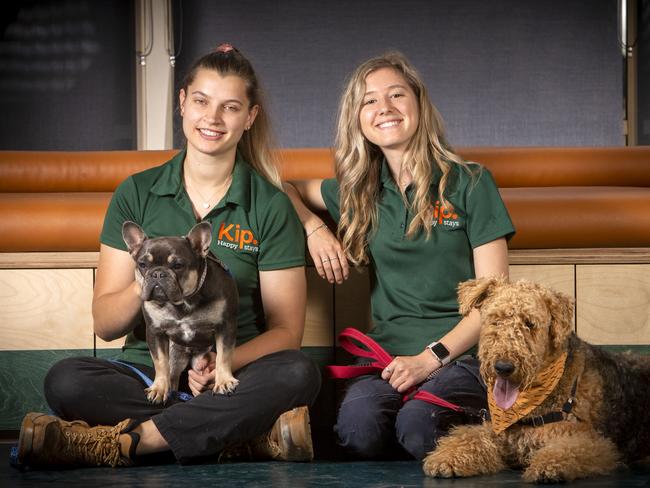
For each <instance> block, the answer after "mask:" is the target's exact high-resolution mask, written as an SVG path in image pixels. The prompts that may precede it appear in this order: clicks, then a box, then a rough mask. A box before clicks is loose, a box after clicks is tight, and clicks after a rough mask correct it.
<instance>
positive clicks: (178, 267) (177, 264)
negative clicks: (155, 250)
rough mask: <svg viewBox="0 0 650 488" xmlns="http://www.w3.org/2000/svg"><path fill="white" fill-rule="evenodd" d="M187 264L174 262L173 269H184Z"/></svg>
mask: <svg viewBox="0 0 650 488" xmlns="http://www.w3.org/2000/svg"><path fill="white" fill-rule="evenodd" d="M184 267H185V266H183V265H182V264H181V263H174V264H172V269H183V268H184Z"/></svg>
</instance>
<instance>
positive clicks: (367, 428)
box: [334, 381, 401, 459]
mask: <svg viewBox="0 0 650 488" xmlns="http://www.w3.org/2000/svg"><path fill="white" fill-rule="evenodd" d="M374 386H375V385H373V382H372V381H361V382H358V383H354V384H352V385H351V387H350V388H349V389H348V391H347V393H346V395H345V398H344V399H343V402H342V403H341V407H340V409H339V413H338V418H337V423H336V426H335V427H334V430H335V432H336V434H337V436H338V440H339V444H340V445H341V446H342V447H343V448H345V449H346V451H348V452H349V453H350V454H352V455H354V456H356V457H358V458H365V459H372V458H379V457H382V456H385V455H388V453H389V452H390V451H393V450H394V448H395V446H396V442H395V415H396V413H397V410H398V409H399V408H400V406H401V399H400V398H399V395H383V394H382V393H381V391H377V389H376V388H375V387H374Z"/></svg>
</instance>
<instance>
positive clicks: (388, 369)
mask: <svg viewBox="0 0 650 488" xmlns="http://www.w3.org/2000/svg"><path fill="white" fill-rule="evenodd" d="M385 371H386V372H387V373H388V374H391V373H392V372H393V370H392V369H390V368H386V369H385Z"/></svg>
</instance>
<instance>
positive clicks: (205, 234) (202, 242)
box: [185, 221, 212, 257]
mask: <svg viewBox="0 0 650 488" xmlns="http://www.w3.org/2000/svg"><path fill="white" fill-rule="evenodd" d="M185 237H187V240H188V241H190V245H191V246H192V249H194V251H195V252H196V253H198V254H200V255H201V256H203V257H206V256H207V255H208V252H209V251H210V243H211V242H212V225H211V224H210V222H205V221H204V222H199V223H198V224H196V225H195V226H194V227H192V230H190V232H189V233H188V234H187V236H185Z"/></svg>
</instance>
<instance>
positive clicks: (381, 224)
mask: <svg viewBox="0 0 650 488" xmlns="http://www.w3.org/2000/svg"><path fill="white" fill-rule="evenodd" d="M471 167H472V168H473V173H474V175H473V176H472V175H471V174H469V173H468V172H467V171H465V170H463V169H462V168H461V167H458V166H455V167H454V168H455V169H454V170H453V172H452V174H451V175H450V178H449V183H448V185H447V190H446V191H445V193H446V195H447V199H448V200H449V202H450V203H451V204H452V206H453V209H452V210H446V209H442V210H441V209H440V208H439V207H440V205H436V202H437V201H438V197H437V196H438V182H439V179H440V173H438V175H437V176H436V178H434V179H435V181H434V182H433V183H432V185H431V204H432V205H433V206H434V222H433V227H432V229H431V236H430V237H429V239H428V240H427V239H426V233H425V232H424V231H423V230H421V231H420V232H419V233H418V234H417V235H416V236H415V237H414V238H407V237H406V231H407V230H408V226H409V224H410V223H411V220H412V218H413V213H412V212H411V211H410V210H408V209H407V208H406V206H405V204H404V200H403V198H402V196H401V194H400V192H399V189H398V188H397V186H396V185H395V182H394V180H393V178H392V177H391V174H390V171H389V169H388V165H387V163H386V162H385V161H384V163H383V166H382V171H381V182H380V189H379V197H378V203H377V205H378V215H379V221H378V225H377V229H376V231H375V232H373V233H372V234H371V235H370V236H369V241H368V249H369V258H370V260H371V263H370V266H369V271H370V287H371V288H370V289H371V295H370V296H371V305H372V321H373V328H372V330H371V331H370V333H369V335H370V336H371V337H372V338H373V339H375V340H376V341H377V342H378V343H379V344H381V345H382V347H384V348H385V349H386V350H387V351H388V352H390V353H391V354H394V355H413V354H417V353H420V352H422V351H423V350H424V347H425V346H426V345H427V344H429V343H430V342H431V341H433V340H436V339H439V338H441V337H442V336H443V335H444V334H446V333H447V332H448V331H449V330H451V329H452V328H453V327H454V326H455V325H456V324H457V323H458V322H459V320H460V315H459V313H458V300H457V296H456V287H457V285H458V284H459V283H460V282H462V281H465V280H468V279H471V278H474V276H475V275H474V260H473V253H472V250H473V249H474V248H475V247H478V246H480V245H482V244H486V243H488V242H490V241H493V240H495V239H498V238H500V237H504V236H505V237H507V238H510V237H511V236H512V235H513V234H514V227H513V225H512V222H511V220H510V217H509V215H508V211H507V210H506V207H505V205H504V203H503V201H502V199H501V196H500V195H499V191H498V190H497V187H496V184H495V182H494V180H493V178H492V175H491V174H490V172H489V171H488V170H487V169H485V168H481V167H480V166H479V165H472V166H471ZM321 194H322V196H323V199H324V200H325V204H326V205H327V209H328V211H329V213H330V215H331V216H332V217H333V218H334V220H336V221H338V220H339V219H340V209H339V186H338V183H337V181H336V180H335V179H328V180H324V181H323V183H322V185H321ZM406 196H407V199H408V200H409V202H410V201H412V197H413V190H412V188H408V189H407V192H406Z"/></svg>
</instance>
